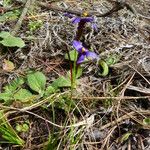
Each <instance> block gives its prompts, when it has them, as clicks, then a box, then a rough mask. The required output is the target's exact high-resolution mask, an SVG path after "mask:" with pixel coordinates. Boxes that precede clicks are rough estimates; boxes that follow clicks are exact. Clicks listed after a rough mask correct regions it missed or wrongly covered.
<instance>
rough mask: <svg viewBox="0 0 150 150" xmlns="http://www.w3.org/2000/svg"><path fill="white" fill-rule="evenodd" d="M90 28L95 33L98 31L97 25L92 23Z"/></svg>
mask: <svg viewBox="0 0 150 150" xmlns="http://www.w3.org/2000/svg"><path fill="white" fill-rule="evenodd" d="M92 28H93V29H94V30H95V31H98V27H97V24H96V23H92Z"/></svg>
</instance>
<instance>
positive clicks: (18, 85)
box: [0, 71, 71, 105]
mask: <svg viewBox="0 0 150 150" xmlns="http://www.w3.org/2000/svg"><path fill="white" fill-rule="evenodd" d="M70 86H71V82H70V79H69V78H67V77H64V76H60V77H59V78H58V79H56V80H54V81H53V82H52V84H50V85H48V86H47V87H46V76H45V75H44V74H43V73H42V72H39V71H36V72H33V71H32V72H31V71H30V72H29V73H28V74H27V76H25V77H24V78H23V77H19V78H16V79H14V80H13V81H12V82H11V83H10V84H8V85H6V86H4V87H3V89H4V91H3V92H2V93H0V101H1V102H3V103H4V104H6V105H8V104H10V103H12V102H13V101H21V102H22V103H29V104H30V103H33V102H34V100H36V99H37V98H42V97H48V96H50V95H51V94H53V93H55V92H57V91H59V88H63V87H70ZM25 87H26V88H25Z"/></svg>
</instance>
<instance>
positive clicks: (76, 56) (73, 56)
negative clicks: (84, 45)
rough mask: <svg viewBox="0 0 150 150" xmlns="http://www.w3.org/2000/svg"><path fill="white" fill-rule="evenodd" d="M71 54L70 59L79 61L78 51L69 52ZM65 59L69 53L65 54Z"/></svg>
mask: <svg viewBox="0 0 150 150" xmlns="http://www.w3.org/2000/svg"><path fill="white" fill-rule="evenodd" d="M69 55H70V59H71V61H77V58H78V53H77V51H76V50H72V51H70V52H69ZM65 59H68V60H69V58H68V54H65Z"/></svg>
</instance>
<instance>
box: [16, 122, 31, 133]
mask: <svg viewBox="0 0 150 150" xmlns="http://www.w3.org/2000/svg"><path fill="white" fill-rule="evenodd" d="M16 131H18V132H28V131H29V125H28V124H27V123H23V124H17V125H16Z"/></svg>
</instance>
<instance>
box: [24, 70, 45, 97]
mask: <svg viewBox="0 0 150 150" xmlns="http://www.w3.org/2000/svg"><path fill="white" fill-rule="evenodd" d="M27 81H28V85H29V87H30V88H31V89H32V90H34V91H36V92H38V93H39V94H43V92H44V90H45V85H46V77H45V75H44V74H43V73H42V72H39V71H38V72H35V73H31V74H28V75H27Z"/></svg>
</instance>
